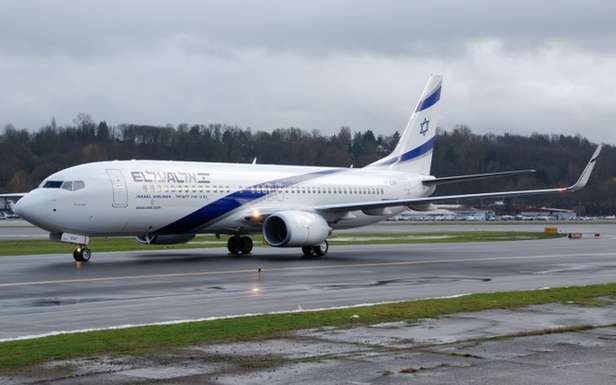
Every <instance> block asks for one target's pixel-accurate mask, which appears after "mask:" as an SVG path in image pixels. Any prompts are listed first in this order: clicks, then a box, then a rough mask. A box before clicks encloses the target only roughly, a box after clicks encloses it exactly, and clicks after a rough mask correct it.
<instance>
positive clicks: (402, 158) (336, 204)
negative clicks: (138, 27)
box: [13, 75, 601, 261]
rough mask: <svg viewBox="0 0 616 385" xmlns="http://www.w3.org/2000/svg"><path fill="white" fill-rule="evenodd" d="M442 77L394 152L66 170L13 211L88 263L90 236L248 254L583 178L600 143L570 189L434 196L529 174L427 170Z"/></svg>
mask: <svg viewBox="0 0 616 385" xmlns="http://www.w3.org/2000/svg"><path fill="white" fill-rule="evenodd" d="M441 91H442V77H441V76H440V75H431V76H430V78H429V80H428V83H427V84H426V86H425V88H424V90H423V92H422V94H421V96H420V98H419V101H418V102H417V104H416V106H415V108H414V109H413V110H412V113H411V117H410V119H409V121H408V124H407V125H406V128H405V130H404V132H403V133H402V135H401V137H400V139H399V142H398V143H397V145H396V147H395V148H394V150H393V151H392V153H391V154H389V155H387V156H386V157H384V158H382V159H380V160H377V161H376V162H374V163H371V164H369V165H367V166H365V167H362V168H341V167H307V166H284V165H264V164H257V163H256V161H255V162H252V163H251V164H237V163H236V164H232V163H209V162H179V161H156V160H123V161H117V160H116V161H103V162H94V163H86V164H82V165H78V166H75V167H70V168H67V169H64V170H62V171H59V172H56V173H55V174H53V175H50V176H49V177H47V178H46V179H45V180H43V182H42V183H41V184H40V186H38V188H36V189H34V190H32V191H30V192H29V193H27V194H24V195H23V197H22V198H21V199H20V200H19V201H17V203H16V204H14V205H13V209H14V211H15V213H17V214H18V215H19V216H21V217H22V218H24V219H26V220H27V221H29V222H31V223H32V224H34V225H36V226H39V227H41V228H43V229H45V230H47V231H49V232H50V238H51V239H52V240H57V241H61V242H68V243H72V244H75V245H76V248H75V250H74V252H73V258H74V259H75V260H76V261H88V260H90V258H91V251H90V249H89V248H88V244H89V241H90V237H97V236H135V237H136V241H137V242H139V243H142V244H177V243H185V242H189V241H190V240H191V239H193V238H194V237H195V235H196V234H203V233H210V234H216V235H218V236H220V235H221V234H223V235H229V238H228V241H227V248H228V250H229V252H230V253H231V254H234V255H240V254H249V253H250V252H251V251H252V248H253V241H252V238H251V235H253V234H257V233H262V234H263V238H264V241H265V242H266V243H267V244H268V245H269V246H271V247H300V248H301V249H302V252H303V255H304V256H305V257H322V256H324V255H326V254H327V252H328V250H329V244H328V242H327V238H328V237H329V236H330V235H331V234H332V231H334V230H337V229H346V228H353V227H358V226H365V225H369V224H373V223H376V222H379V221H382V220H385V219H387V218H390V217H392V216H395V215H397V214H399V213H400V212H402V211H405V210H407V209H408V208H409V207H410V208H412V209H415V210H421V209H422V208H423V209H425V208H426V207H428V206H430V204H432V203H433V202H452V201H453V202H458V201H461V200H467V199H478V198H502V197H515V196H525V195H534V194H550V193H568V192H574V191H578V190H580V189H582V188H583V187H585V186H586V184H587V183H588V180H589V178H590V176H591V173H592V170H593V167H594V165H595V163H596V161H597V158H598V156H599V153H600V151H601V145H599V146H598V147H597V149H596V150H595V152H594V154H593V155H592V157H591V158H590V161H589V162H588V164H587V165H586V168H585V169H584V170H583V172H582V174H581V175H580V177H579V179H578V180H577V182H576V183H575V184H573V185H572V186H570V187H557V188H547V189H536V190H521V191H502V192H483V193H474V194H461V195H445V196H431V195H432V194H433V193H434V191H435V189H436V187H437V186H438V185H440V184H447V183H460V182H468V181H474V180H479V179H486V178H499V177H506V176H513V175H520V174H527V173H532V172H534V170H515V171H504V172H495V173H485V174H470V175H458V176H446V177H435V176H433V175H430V166H431V162H432V153H433V149H434V142H435V140H436V127H437V120H438V110H439V106H440V99H441Z"/></svg>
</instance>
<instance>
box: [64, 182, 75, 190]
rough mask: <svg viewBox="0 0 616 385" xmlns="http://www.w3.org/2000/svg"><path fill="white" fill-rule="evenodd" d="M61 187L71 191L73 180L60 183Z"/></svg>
mask: <svg viewBox="0 0 616 385" xmlns="http://www.w3.org/2000/svg"><path fill="white" fill-rule="evenodd" d="M62 189H63V190H68V191H73V182H64V183H62Z"/></svg>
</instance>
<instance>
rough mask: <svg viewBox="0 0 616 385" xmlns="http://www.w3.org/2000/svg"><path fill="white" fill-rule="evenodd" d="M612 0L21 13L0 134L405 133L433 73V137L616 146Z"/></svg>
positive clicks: (5, 24)
mask: <svg viewBox="0 0 616 385" xmlns="http://www.w3.org/2000/svg"><path fill="white" fill-rule="evenodd" d="M615 16H616V3H614V2H611V1H585V2H584V3H583V4H582V3H579V2H574V1H571V2H564V1H542V2H537V1H532V2H531V1H518V2H515V4H513V2H494V1H465V2H460V1H454V0H450V1H432V2H409V1H394V0H386V1H380V2H373V1H347V2H340V1H338V2H337V1H311V2H290V1H269V2H252V1H248V2H246V1H242V2H240V1H225V2H208V1H197V0H195V1H176V2H172V3H171V2H163V1H146V0H141V1H131V2H126V1H105V2H97V3H94V2H83V1H77V0H74V1H69V0H57V1H53V2H50V1H44V0H39V1H20V2H14V3H9V4H4V5H3V12H2V13H1V14H0V57H2V61H0V84H2V85H3V89H4V92H3V93H2V94H1V95H0V124H1V123H5V122H13V123H15V124H16V125H17V126H29V127H38V126H41V125H43V124H45V123H46V122H47V121H49V119H50V118H51V116H54V115H55V116H56V118H57V120H58V121H59V122H70V121H71V119H72V117H73V116H75V115H76V114H77V113H78V112H81V111H84V112H90V113H91V114H92V115H93V116H94V118H95V119H106V120H107V121H109V122H113V123H119V122H143V123H152V124H164V123H167V122H170V123H179V122H212V121H220V122H228V123H236V124H240V125H243V126H252V127H255V128H274V127H282V126H290V125H295V126H299V127H303V128H306V129H313V128H315V129H321V130H324V131H329V130H333V129H336V128H337V127H339V126H340V125H351V126H352V127H354V128H358V129H363V128H373V129H376V130H377V131H379V132H381V133H390V132H391V131H392V130H393V129H396V128H401V127H402V126H403V125H404V123H405V120H406V118H407V114H408V111H409V106H411V105H412V104H414V102H415V100H416V98H417V96H418V94H419V92H420V91H421V88H422V87H423V83H424V81H425V80H426V78H427V76H428V74H429V73H431V72H440V73H443V74H444V75H445V81H446V83H445V84H446V85H445V87H446V88H445V93H444V96H443V113H444V115H445V118H444V121H443V125H444V126H445V127H450V126H452V125H455V124H459V123H466V124H468V125H470V126H471V127H472V128H474V129H476V130H477V131H481V132H486V131H494V132H519V133H529V132H533V131H539V132H550V133H561V132H562V133H567V134H574V133H581V134H583V135H587V136H589V137H591V138H592V139H594V140H607V141H611V142H615V143H616V133H612V131H613V130H612V129H611V127H610V126H611V123H612V122H613V121H614V118H616V112H615V109H614V106H616V80H613V79H612V78H613V76H612V74H611V72H612V71H613V68H616V67H615V65H616V54H615V53H616V50H614V48H616V39H615V37H616V23H614V22H613V20H614V19H615Z"/></svg>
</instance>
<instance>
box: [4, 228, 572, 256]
mask: <svg viewBox="0 0 616 385" xmlns="http://www.w3.org/2000/svg"><path fill="white" fill-rule="evenodd" d="M562 236H564V235H563V234H545V233H543V232H521V231H457V232H431V233H398V232H396V233H335V236H333V237H332V238H330V243H331V244H332V245H345V244H353V245H369V244H399V243H455V242H489V241H514V240H530V239H549V238H557V237H562ZM375 237H381V238H384V237H387V238H390V239H383V240H371V239H370V238H375ZM405 237H406V238H408V239H406V238H405ZM409 237H415V238H416V239H413V238H409ZM431 237H433V238H431ZM337 238H343V239H342V240H338V239H337ZM345 238H347V239H348V238H353V239H352V240H344V239H345ZM362 238H363V239H362ZM253 240H254V242H255V244H257V245H259V244H262V243H263V237H262V236H261V235H260V234H257V235H255V236H253ZM209 247H226V237H221V238H220V239H218V238H216V237H215V236H213V235H200V236H198V237H196V238H195V239H194V240H193V241H191V242H189V243H181V244H177V245H142V244H139V243H137V242H136V241H135V239H134V238H126V237H122V238H92V240H91V243H90V249H92V251H93V252H108V251H147V250H177V249H202V248H209ZM73 249H74V245H70V244H66V243H60V242H53V241H47V240H3V241H0V256H3V255H30V254H63V253H65V254H71V253H72V252H73Z"/></svg>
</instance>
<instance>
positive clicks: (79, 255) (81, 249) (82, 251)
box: [73, 246, 92, 262]
mask: <svg viewBox="0 0 616 385" xmlns="http://www.w3.org/2000/svg"><path fill="white" fill-rule="evenodd" d="M91 257H92V252H91V251H90V249H88V248H87V247H85V246H78V247H77V248H76V249H75V250H73V259H75V261H76V262H88V261H89V260H90V258H91Z"/></svg>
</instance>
